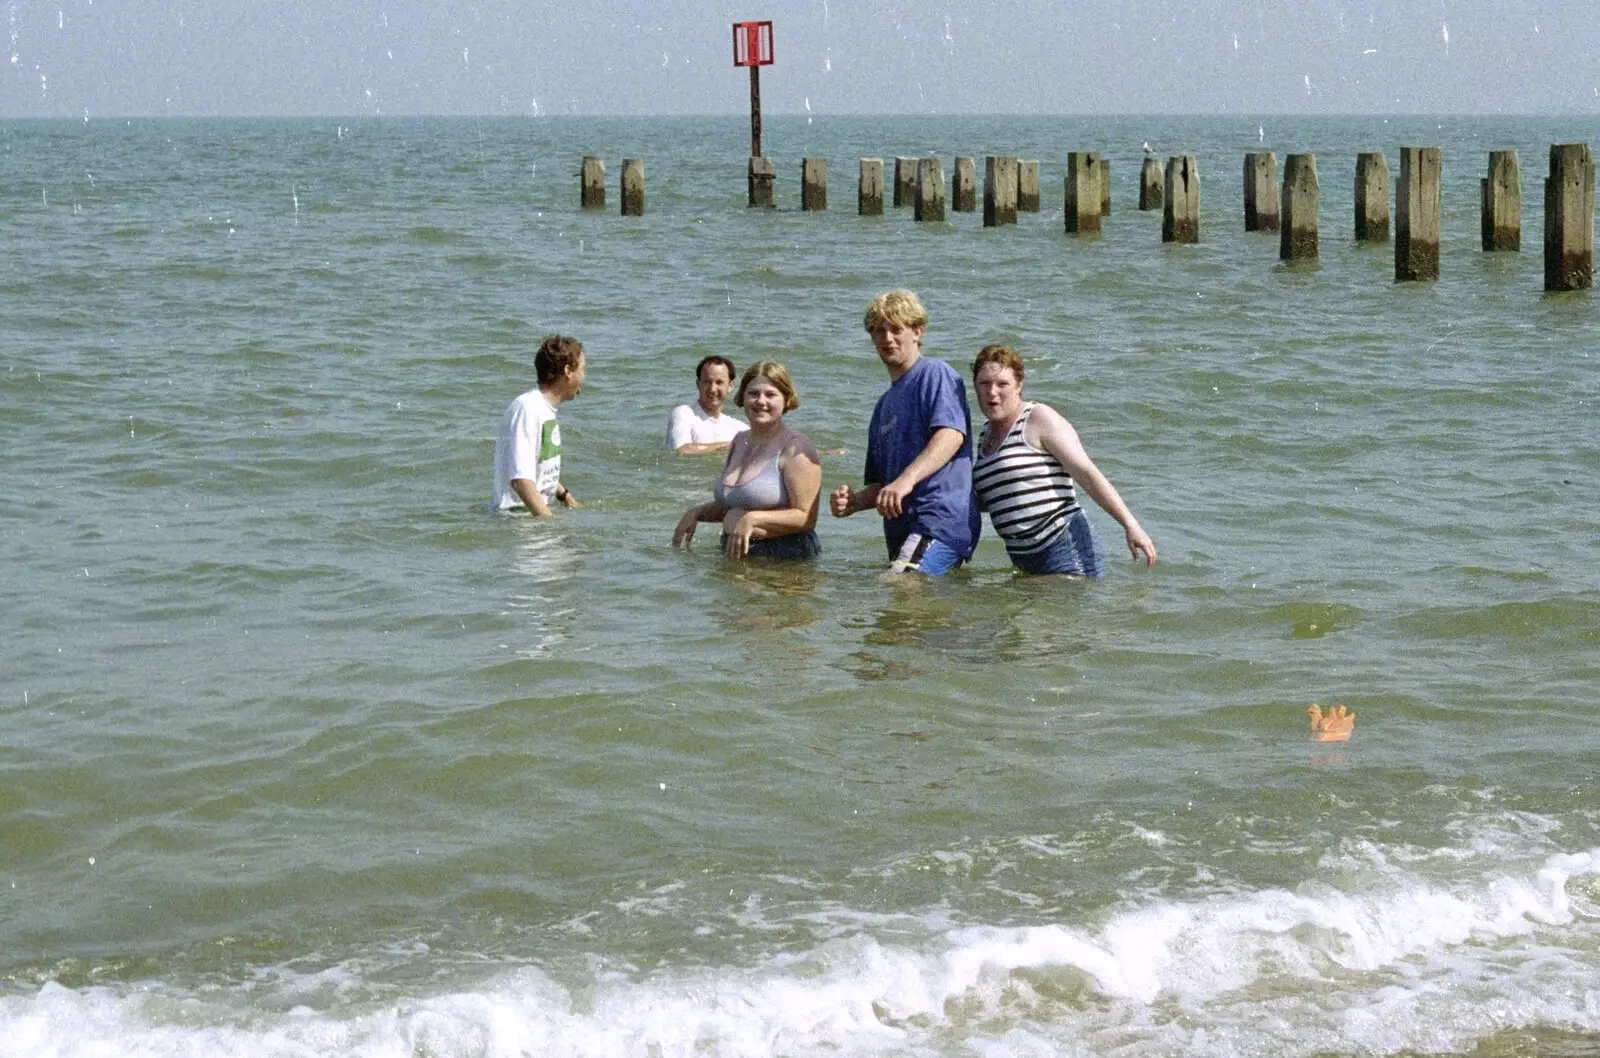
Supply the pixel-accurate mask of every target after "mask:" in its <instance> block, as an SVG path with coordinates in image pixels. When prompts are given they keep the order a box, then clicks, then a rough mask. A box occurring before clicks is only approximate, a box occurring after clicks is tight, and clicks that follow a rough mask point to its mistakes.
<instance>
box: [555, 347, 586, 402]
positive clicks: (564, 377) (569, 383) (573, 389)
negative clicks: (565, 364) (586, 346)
mask: <svg viewBox="0 0 1600 1058" xmlns="http://www.w3.org/2000/svg"><path fill="white" fill-rule="evenodd" d="M588 366H589V358H588V357H587V356H580V357H578V363H577V366H575V367H569V368H567V369H566V370H565V371H563V372H562V374H561V385H562V392H563V396H562V399H563V400H571V399H572V398H573V397H576V396H577V395H578V394H580V393H582V392H583V375H584V372H585V371H586V370H588Z"/></svg>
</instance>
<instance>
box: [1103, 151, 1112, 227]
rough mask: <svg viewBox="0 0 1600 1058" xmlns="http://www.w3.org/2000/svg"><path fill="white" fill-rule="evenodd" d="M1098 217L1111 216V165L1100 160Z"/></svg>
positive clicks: (1104, 160)
mask: <svg viewBox="0 0 1600 1058" xmlns="http://www.w3.org/2000/svg"><path fill="white" fill-rule="evenodd" d="M1100 215H1101V216H1102V217H1109V216H1111V163H1110V162H1109V161H1107V160H1106V159H1104V158H1101V159H1100Z"/></svg>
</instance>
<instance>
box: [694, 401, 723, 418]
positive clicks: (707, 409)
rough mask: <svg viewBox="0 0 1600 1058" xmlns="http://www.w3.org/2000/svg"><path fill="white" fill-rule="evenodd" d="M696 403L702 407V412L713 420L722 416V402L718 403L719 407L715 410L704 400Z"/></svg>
mask: <svg viewBox="0 0 1600 1058" xmlns="http://www.w3.org/2000/svg"><path fill="white" fill-rule="evenodd" d="M696 403H698V404H699V405H700V410H701V411H703V412H705V413H706V414H707V415H709V416H711V417H712V418H713V419H715V418H716V417H717V416H719V415H721V414H722V401H720V400H719V401H717V406H716V407H715V408H713V407H711V406H710V405H709V404H707V403H706V402H705V401H703V400H702V401H697V402H696Z"/></svg>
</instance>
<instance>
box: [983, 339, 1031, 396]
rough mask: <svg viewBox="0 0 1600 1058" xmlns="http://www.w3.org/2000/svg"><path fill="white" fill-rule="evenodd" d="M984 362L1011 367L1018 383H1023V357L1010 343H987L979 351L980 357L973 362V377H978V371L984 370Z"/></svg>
mask: <svg viewBox="0 0 1600 1058" xmlns="http://www.w3.org/2000/svg"><path fill="white" fill-rule="evenodd" d="M984 364H998V365H1000V366H1001V367H1004V368H1009V369H1010V370H1011V373H1012V374H1014V375H1016V376H1017V385H1019V386H1020V385H1022V357H1021V356H1020V355H1018V353H1017V351H1016V350H1015V349H1013V348H1011V346H1009V345H999V344H995V345H986V346H984V347H983V349H982V350H980V351H979V353H978V358H977V359H976V360H974V361H973V362H972V379H973V381H974V382H976V381H977V379H978V372H979V371H982V370H983V365H984Z"/></svg>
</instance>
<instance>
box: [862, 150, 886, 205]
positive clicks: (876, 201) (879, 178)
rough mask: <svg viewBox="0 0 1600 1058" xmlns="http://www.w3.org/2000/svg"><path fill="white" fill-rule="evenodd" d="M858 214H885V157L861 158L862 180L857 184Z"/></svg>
mask: <svg viewBox="0 0 1600 1058" xmlns="http://www.w3.org/2000/svg"><path fill="white" fill-rule="evenodd" d="M856 214H857V216H862V217H881V216H883V159H882V158H863V159H861V181H860V183H859V184H857V185H856Z"/></svg>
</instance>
